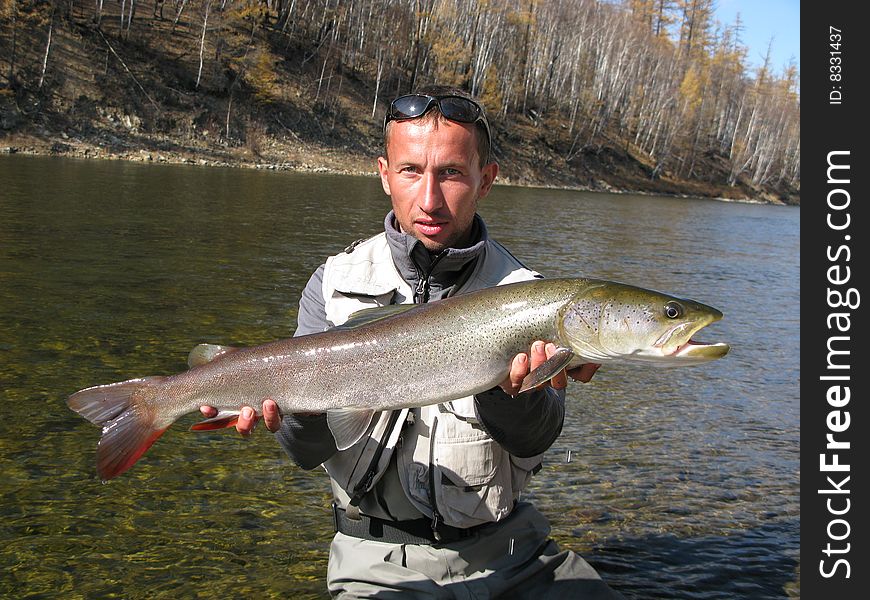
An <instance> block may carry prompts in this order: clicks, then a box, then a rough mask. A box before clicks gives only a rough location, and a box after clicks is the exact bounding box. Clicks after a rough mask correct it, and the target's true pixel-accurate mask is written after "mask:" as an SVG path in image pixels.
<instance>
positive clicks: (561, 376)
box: [546, 344, 568, 390]
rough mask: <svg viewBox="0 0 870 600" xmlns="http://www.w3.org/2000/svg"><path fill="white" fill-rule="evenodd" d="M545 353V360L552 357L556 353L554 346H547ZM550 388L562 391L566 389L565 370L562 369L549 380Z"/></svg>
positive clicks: (566, 378)
mask: <svg viewBox="0 0 870 600" xmlns="http://www.w3.org/2000/svg"><path fill="white" fill-rule="evenodd" d="M546 353H547V358H550V357H551V356H553V355H554V354H555V353H556V344H547V346H546ZM550 386H551V387H552V388H553V389H556V390H564V389H565V388H566V387H568V375H567V374H566V373H565V369H562V370H561V371H559V372H558V373H556V374H555V375H554V376H553V377H552V378H551V379H550Z"/></svg>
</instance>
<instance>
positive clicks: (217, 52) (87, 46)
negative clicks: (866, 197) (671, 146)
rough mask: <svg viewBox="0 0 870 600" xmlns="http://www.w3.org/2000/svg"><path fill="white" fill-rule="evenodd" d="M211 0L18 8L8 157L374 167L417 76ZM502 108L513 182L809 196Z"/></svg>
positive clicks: (609, 126)
mask: <svg viewBox="0 0 870 600" xmlns="http://www.w3.org/2000/svg"><path fill="white" fill-rule="evenodd" d="M210 4H211V3H210V2H209V4H208V5H203V6H205V12H203V11H202V10H200V12H195V11H194V9H193V8H189V9H188V11H187V12H186V13H185V12H182V13H181V16H180V17H179V18H178V22H177V23H176V22H175V17H176V15H177V14H178V13H177V7H179V6H183V4H179V3H176V4H175V6H174V7H172V6H170V5H169V4H166V6H165V7H164V5H163V3H162V2H158V3H155V4H154V5H145V6H138V8H136V6H137V5H132V6H133V7H134V9H135V11H137V12H138V14H136V15H135V17H134V18H133V19H132V21H130V20H128V21H127V24H126V26H124V25H122V19H121V17H120V15H121V10H122V9H124V8H125V3H123V2H121V3H117V4H116V3H114V2H113V3H107V4H105V5H104V6H103V9H102V19H101V21H100V24H99V26H98V25H96V24H95V23H94V15H93V11H94V8H93V4H92V3H91V4H81V3H78V2H71V3H66V4H63V5H61V4H57V5H54V4H51V3H31V5H29V6H30V8H31V9H32V10H30V12H26V11H24V10H20V11H19V12H18V13H17V16H16V19H15V20H14V21H13V20H10V19H9V18H8V16H7V18H6V19H4V21H2V22H5V27H3V29H2V30H0V55H2V56H3V57H4V59H5V60H4V61H3V62H0V69H2V71H3V74H2V75H3V77H2V78H0V152H4V151H5V152H19V153H33V154H53V155H65V156H76V157H87V158H110V159H127V160H138V161H154V162H184V163H190V162H192V163H197V164H215V165H232V166H240V167H241V166H245V167H251V166H256V167H260V168H276V169H301V170H324V171H331V172H341V173H368V174H371V173H373V172H374V158H375V157H376V156H377V155H378V153H379V152H380V143H381V140H380V138H381V119H382V118H383V111H384V110H385V107H386V102H388V101H389V99H390V98H391V97H393V96H394V95H395V92H396V90H401V91H405V90H406V89H407V87H408V82H407V81H402V77H401V76H400V77H398V79H392V80H381V79H376V77H375V76H374V74H373V73H372V72H371V69H369V68H366V66H365V65H364V64H361V63H359V62H357V63H351V64H348V63H349V61H348V60H346V59H344V60H338V59H335V60H330V56H329V52H330V50H329V48H325V45H324V40H323V39H322V38H323V35H320V38H321V39H319V40H318V39H310V37H309V36H305V35H299V34H297V35H288V34H287V30H288V28H287V27H286V23H285V24H284V26H282V27H279V25H281V24H280V23H279V22H278V21H277V20H276V19H275V17H274V15H273V14H272V13H270V12H268V11H261V12H255V13H251V12H249V13H244V12H235V13H231V12H230V11H224V12H218V11H217V10H216V9H215V10H214V11H213V12H211V13H210V16H208V15H209V13H208V7H209V6H210ZM130 6H131V5H130V4H127V5H126V7H127V10H129V7H130ZM246 6H249V7H250V6H254V7H256V6H258V4H257V3H253V2H250V3H247V4H246ZM259 6H263V5H259ZM159 9H160V10H163V11H164V12H165V13H166V14H167V16H166V17H161V16H160V12H159ZM169 13H172V15H173V16H172V18H169V17H168V14H169ZM25 17H26V19H25ZM209 21H210V23H209ZM204 25H206V26H205V27H204ZM49 32H50V43H48V40H49ZM330 47H331V46H330ZM46 48H48V49H49V52H48V53H47V54H46ZM324 55H325V56H324ZM46 56H47V58H46ZM376 89H377V90H378V93H377V97H378V102H377V106H376V108H375V111H374V112H375V115H374V116H372V110H373V98H374V97H375V90H376ZM491 117H492V124H493V130H494V131H493V133H494V142H495V155H496V157H497V159H498V161H499V163H500V165H501V176H500V180H501V181H502V182H508V183H513V184H521V185H539V186H554V187H569V188H577V189H589V190H609V191H632V192H641V193H656V194H677V195H691V196H706V197H719V198H732V199H747V200H754V201H766V202H775V203H789V204H799V202H800V189H799V184H798V187H796V188H791V187H789V186H787V185H784V184H779V185H778V186H776V187H772V186H769V185H768V186H755V187H754V186H752V185H750V183H749V181H748V179H747V178H746V177H738V178H737V181H736V183H735V185H733V186H732V185H728V184H727V181H728V177H729V170H730V168H731V167H730V166H729V163H728V160H727V157H726V156H724V155H722V154H721V153H718V152H711V151H706V152H703V153H701V154H699V155H698V156H697V157H695V158H694V159H693V160H694V165H693V168H692V169H691V172H692V173H693V176H692V177H691V178H687V177H680V176H678V175H677V174H676V173H675V172H674V170H673V169H668V168H661V165H657V164H655V163H654V161H652V160H651V159H650V157H649V155H648V153H645V152H643V151H642V150H641V149H639V148H638V147H636V146H635V145H634V143H633V140H632V136H630V135H629V134H628V132H626V131H624V129H621V128H620V127H619V126H618V125H617V123H616V122H614V123H606V124H605V126H603V127H601V128H600V130H599V131H597V132H596V134H595V136H594V138H592V139H590V140H588V141H587V142H586V143H584V144H582V145H580V146H578V144H577V139H578V136H577V135H576V134H573V133H572V132H571V131H570V129H569V126H568V123H567V119H566V117H565V116H564V113H563V112H561V111H557V110H551V111H538V110H532V109H528V110H526V111H525V112H517V111H502V112H500V113H496V114H493V115H491Z"/></svg>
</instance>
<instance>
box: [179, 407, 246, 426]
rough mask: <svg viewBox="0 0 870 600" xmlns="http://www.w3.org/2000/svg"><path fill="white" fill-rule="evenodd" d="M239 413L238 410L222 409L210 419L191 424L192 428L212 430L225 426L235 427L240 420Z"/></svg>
mask: <svg viewBox="0 0 870 600" xmlns="http://www.w3.org/2000/svg"><path fill="white" fill-rule="evenodd" d="M239 414H240V413H239V411H237V410H222V411H220V412H219V413H218V414H217V415H215V416H213V417H212V418H210V419H205V420H204V421H200V422H199V423H194V424H193V425H191V426H190V430H191V431H211V430H213V429H223V428H224V427H234V426H235V424H236V423H238V422H239Z"/></svg>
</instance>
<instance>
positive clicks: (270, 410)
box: [263, 399, 281, 433]
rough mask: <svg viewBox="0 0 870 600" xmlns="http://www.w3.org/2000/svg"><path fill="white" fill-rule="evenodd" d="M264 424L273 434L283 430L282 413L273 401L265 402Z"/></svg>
mask: <svg viewBox="0 0 870 600" xmlns="http://www.w3.org/2000/svg"><path fill="white" fill-rule="evenodd" d="M263 424H264V425H265V426H266V429H268V430H269V431H271V432H272V433H275V432H276V431H278V430H279V429H281V411H280V410H279V409H278V404H277V403H276V402H275V401H274V400H272V399H266V400H265V401H264V402H263Z"/></svg>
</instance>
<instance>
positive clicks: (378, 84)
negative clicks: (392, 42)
mask: <svg viewBox="0 0 870 600" xmlns="http://www.w3.org/2000/svg"><path fill="white" fill-rule="evenodd" d="M383 74H384V50H383V48H382V47H380V46H378V76H377V78H376V79H375V99H374V100H373V101H372V120H374V118H375V112H377V110H378V94H379V93H380V91H381V76H382V75H383Z"/></svg>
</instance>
